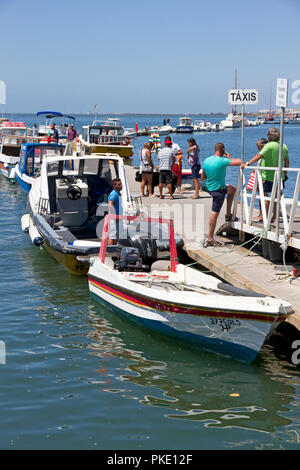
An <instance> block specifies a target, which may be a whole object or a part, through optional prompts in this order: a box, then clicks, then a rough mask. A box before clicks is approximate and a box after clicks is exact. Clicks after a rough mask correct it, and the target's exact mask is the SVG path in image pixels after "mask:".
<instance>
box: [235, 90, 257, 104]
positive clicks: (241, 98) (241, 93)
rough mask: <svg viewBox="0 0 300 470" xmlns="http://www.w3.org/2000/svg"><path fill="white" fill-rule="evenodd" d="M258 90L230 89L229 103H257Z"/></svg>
mask: <svg viewBox="0 0 300 470" xmlns="http://www.w3.org/2000/svg"><path fill="white" fill-rule="evenodd" d="M257 103H258V90H244V89H242V90H229V91H228V104H231V105H233V104H257Z"/></svg>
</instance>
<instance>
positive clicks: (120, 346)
mask: <svg viewBox="0 0 300 470" xmlns="http://www.w3.org/2000/svg"><path fill="white" fill-rule="evenodd" d="M99 309H100V308H99V307H98V306H94V305H91V306H90V314H89V318H90V321H91V327H92V328H93V331H91V332H90V333H89V336H90V337H91V339H92V343H91V344H90V347H91V348H92V349H93V354H98V356H99V357H101V359H102V360H103V361H104V362H105V363H106V367H105V369H106V370H108V369H109V362H110V361H113V360H114V358H116V357H118V358H121V359H126V368H125V370H120V369H117V368H116V369H115V370H114V373H115V374H116V375H115V380H118V381H121V382H122V383H123V386H122V387H121V388H120V389H119V390H118V392H120V393H121V392H122V389H123V388H124V384H125V383H126V384H129V383H130V384H136V385H139V386H141V387H139V388H138V389H137V388H136V387H135V388H134V390H133V389H131V390H132V392H133V393H135V394H136V393H137V391H138V392H139V393H138V399H139V402H140V403H142V404H143V405H146V406H159V407H163V408H165V409H167V416H168V417H169V418H176V419H186V420H194V421H202V422H204V423H205V424H206V425H207V426H215V427H224V426H242V427H247V428H250V429H256V430H260V431H265V432H273V431H274V430H275V429H277V428H278V427H279V426H286V425H288V424H289V423H291V420H290V419H288V418H286V417H284V416H283V413H284V412H286V411H287V409H288V406H287V405H288V404H289V403H290V401H292V400H293V399H294V395H295V385H296V386H298V387H299V385H300V380H299V374H298V373H297V374H295V369H293V371H289V367H290V366H288V365H287V364H286V363H279V362H275V365H274V362H273V361H274V356H273V354H272V351H271V350H270V348H269V349H268V348H266V349H265V350H264V352H263V353H262V354H261V356H260V359H259V363H254V364H253V365H245V364H240V363H238V362H235V361H232V360H229V359H228V360H227V359H224V358H222V357H218V356H215V355H213V354H211V353H208V352H203V351H198V350H197V351H195V350H191V349H187V348H185V347H184V346H183V345H182V344H180V343H178V342H176V341H173V340H171V339H169V338H168V339H164V340H163V341H162V338H161V337H159V335H156V334H153V333H151V334H150V333H145V332H144V331H143V330H142V329H141V328H140V327H137V326H136V325H134V326H132V325H129V323H128V321H127V320H124V321H123V319H120V318H119V317H117V316H116V315H115V314H113V315H114V317H110V318H111V320H112V323H113V325H114V327H112V324H111V323H110V322H108V320H107V318H106V317H107V316H108V315H109V312H108V311H105V310H104V309H102V310H101V313H100V312H99ZM291 372H292V373H293V376H291V375H289V374H290V373H291ZM101 373H102V375H103V369H102V370H101ZM104 375H105V374H104ZM288 377H289V378H288ZM111 382H112V381H111V380H110V383H111ZM145 387H146V389H145ZM149 388H150V390H149ZM151 389H152V390H151ZM103 390H104V389H103ZM105 390H106V391H110V392H113V393H116V392H117V389H112V388H106V389H105ZM128 390H129V389H128ZM127 394H128V391H127Z"/></svg>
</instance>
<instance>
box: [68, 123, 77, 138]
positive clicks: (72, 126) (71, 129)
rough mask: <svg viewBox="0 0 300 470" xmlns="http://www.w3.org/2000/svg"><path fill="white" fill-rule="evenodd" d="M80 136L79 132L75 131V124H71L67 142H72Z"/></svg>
mask: <svg viewBox="0 0 300 470" xmlns="http://www.w3.org/2000/svg"><path fill="white" fill-rule="evenodd" d="M77 136H78V134H77V131H76V130H75V129H74V124H71V125H70V127H69V129H68V135H67V141H68V142H72V141H73V140H74V139H75V138H76V137H77Z"/></svg>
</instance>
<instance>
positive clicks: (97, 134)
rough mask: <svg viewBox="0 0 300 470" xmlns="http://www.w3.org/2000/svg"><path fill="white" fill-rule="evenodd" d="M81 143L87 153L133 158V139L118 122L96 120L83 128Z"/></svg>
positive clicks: (80, 137)
mask: <svg viewBox="0 0 300 470" xmlns="http://www.w3.org/2000/svg"><path fill="white" fill-rule="evenodd" d="M79 142H80V143H81V145H82V148H83V150H84V151H85V152H86V153H115V154H117V155H119V156H120V157H124V158H130V157H132V156H133V148H134V147H133V145H131V137H130V136H129V134H128V133H127V134H125V130H124V127H123V126H121V125H119V124H117V123H116V122H110V121H109V120H108V119H107V120H106V121H99V120H95V121H94V122H93V123H92V125H86V126H82V134H81V135H80V136H79Z"/></svg>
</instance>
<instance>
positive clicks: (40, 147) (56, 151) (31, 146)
mask: <svg viewBox="0 0 300 470" xmlns="http://www.w3.org/2000/svg"><path fill="white" fill-rule="evenodd" d="M64 149H65V146H64V145H60V144H55V143H49V144H48V143H47V142H35V143H25V144H22V147H21V153H20V160H19V162H18V163H17V164H16V166H15V178H16V180H17V182H18V183H19V185H20V186H21V188H23V189H24V190H25V191H27V192H29V191H30V189H31V185H32V183H33V181H34V179H35V178H36V177H37V176H38V174H39V169H40V166H41V164H42V161H43V159H44V158H46V157H49V156H52V157H53V156H55V155H63V153H64Z"/></svg>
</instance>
